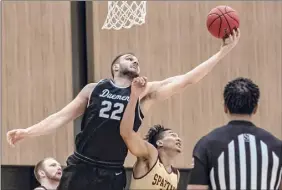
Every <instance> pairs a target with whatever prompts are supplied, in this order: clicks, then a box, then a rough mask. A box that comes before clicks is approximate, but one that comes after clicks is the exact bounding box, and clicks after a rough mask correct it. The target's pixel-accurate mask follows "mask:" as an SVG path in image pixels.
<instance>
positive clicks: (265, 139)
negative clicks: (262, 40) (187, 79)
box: [188, 78, 282, 190]
mask: <svg viewBox="0 0 282 190" xmlns="http://www.w3.org/2000/svg"><path fill="white" fill-rule="evenodd" d="M259 97H260V91H259V88H258V86H257V85H256V84H254V83H253V82H252V81H251V80H250V79H246V78H237V79H235V80H233V81H231V82H229V83H228V84H227V85H226V86H225V89H224V103H225V107H224V111H225V113H226V114H227V115H228V117H229V118H230V121H229V123H227V124H226V125H225V126H223V127H220V128H217V129H215V130H213V131H212V132H210V133H209V134H207V135H206V136H204V137H203V138H202V139H200V140H199V142H198V143H197V144H196V146H195V148H194V151H193V158H194V168H193V169H192V171H191V174H190V180H189V185H188V189H191V190H194V189H208V188H210V189H217V190H223V189H224V190H225V189H228V190H229V189H230V190H233V189H241V190H246V189H253V190H266V189H269V190H278V188H279V186H280V184H281V177H282V176H281V175H282V142H281V140H279V139H277V138H276V137H274V136H273V135H272V134H270V133H269V132H267V131H265V130H263V129H261V128H258V127H256V126H255V124H253V123H252V122H251V119H252V116H253V115H254V114H255V113H256V111H257V107H258V100H259Z"/></svg>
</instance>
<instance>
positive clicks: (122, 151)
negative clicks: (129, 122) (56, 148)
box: [76, 79, 143, 164]
mask: <svg viewBox="0 0 282 190" xmlns="http://www.w3.org/2000/svg"><path fill="white" fill-rule="evenodd" d="M130 92H131V87H130V86H129V87H127V88H122V87H118V86H116V85H115V84H114V82H113V81H112V80H111V79H104V80H101V81H100V82H98V84H97V85H96V87H95V89H94V90H93V92H92V93H91V96H90V99H89V103H88V106H87V108H86V110H85V112H84V115H83V119H82V123H81V132H80V133H79V134H78V135H77V136H76V151H77V152H78V153H79V154H81V155H83V156H86V157H88V158H91V159H93V160H97V161H105V162H111V163H119V164H123V163H124V160H125V158H126V156H127V152H128V149H127V147H126V144H125V143H124V141H123V139H122V137H121V136H120V122H121V119H122V117H123V113H124V110H125V108H126V106H127V103H128V101H129V96H130ZM142 119H143V114H142V112H141V110H140V103H139V101H138V102H137V104H136V109H135V121H134V126H133V129H134V131H137V130H138V129H139V127H140V125H141V123H142Z"/></svg>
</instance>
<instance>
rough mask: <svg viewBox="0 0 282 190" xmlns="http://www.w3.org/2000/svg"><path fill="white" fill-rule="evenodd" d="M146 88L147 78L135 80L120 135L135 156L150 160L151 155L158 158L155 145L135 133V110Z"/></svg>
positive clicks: (121, 124)
mask: <svg viewBox="0 0 282 190" xmlns="http://www.w3.org/2000/svg"><path fill="white" fill-rule="evenodd" d="M145 86H146V78H143V77H137V78H135V79H134V80H133V82H132V85H131V94H130V99H129V102H128V104H127V106H126V109H125V112H124V114H123V118H122V120H121V123H120V135H121V137H122V138H123V140H124V142H125V144H126V145H127V147H128V149H129V151H130V152H131V153H132V154H133V155H134V156H136V157H142V158H149V157H150V156H151V155H153V156H154V155H156V156H157V154H158V153H157V150H156V149H155V147H153V145H151V144H150V143H148V142H147V141H145V140H143V139H142V138H141V137H140V136H139V135H138V134H137V133H136V132H135V131H133V124H134V118H135V115H134V113H135V108H136V105H137V101H138V99H139V96H140V94H141V93H142V92H143V91H144V90H145Z"/></svg>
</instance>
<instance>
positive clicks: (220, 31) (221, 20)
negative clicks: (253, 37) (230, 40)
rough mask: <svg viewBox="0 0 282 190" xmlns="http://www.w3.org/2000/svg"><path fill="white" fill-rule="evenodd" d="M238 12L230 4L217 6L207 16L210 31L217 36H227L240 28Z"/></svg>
mask: <svg viewBox="0 0 282 190" xmlns="http://www.w3.org/2000/svg"><path fill="white" fill-rule="evenodd" d="M239 24H240V21H239V16H238V13H237V12H236V11H235V10H234V9H232V8H231V7H229V6H224V5H223V6H217V7H215V8H213V9H212V10H211V11H210V12H209V14H208V16H207V22H206V25H207V28H208V31H209V32H210V33H211V34H212V35H213V36H214V37H216V38H221V39H222V38H225V37H227V36H228V35H229V34H231V32H232V30H233V29H236V28H239Z"/></svg>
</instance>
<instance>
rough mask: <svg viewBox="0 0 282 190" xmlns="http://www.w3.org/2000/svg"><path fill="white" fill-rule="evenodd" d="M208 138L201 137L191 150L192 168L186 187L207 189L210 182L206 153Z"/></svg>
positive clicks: (192, 189)
mask: <svg viewBox="0 0 282 190" xmlns="http://www.w3.org/2000/svg"><path fill="white" fill-rule="evenodd" d="M207 144H208V139H207V138H206V137H202V138H201V139H200V140H199V141H198V142H197V144H196V145H195V147H194V150H193V165H194V167H193V169H192V171H191V173H190V177H189V182H188V186H187V189H189V190H190V189H191V190H194V189H208V188H209V184H210V179H209V171H208V170H209V167H208V159H207V157H208V155H207Z"/></svg>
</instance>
